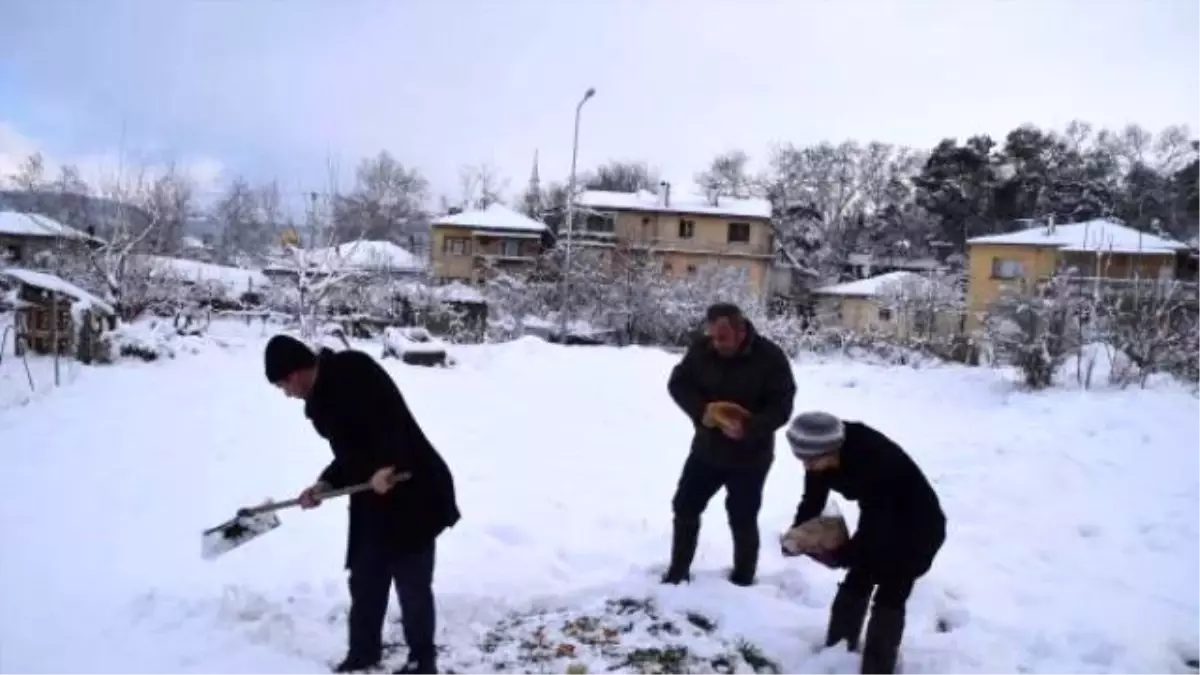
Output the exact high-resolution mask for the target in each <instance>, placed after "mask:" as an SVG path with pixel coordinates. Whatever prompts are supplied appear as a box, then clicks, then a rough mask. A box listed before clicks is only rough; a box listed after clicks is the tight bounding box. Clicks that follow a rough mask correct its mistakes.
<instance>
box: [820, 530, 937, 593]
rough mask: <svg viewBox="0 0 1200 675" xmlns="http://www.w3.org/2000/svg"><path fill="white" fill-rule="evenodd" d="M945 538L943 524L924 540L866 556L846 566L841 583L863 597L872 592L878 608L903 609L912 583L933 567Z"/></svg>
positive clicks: (910, 591) (913, 584) (911, 589)
mask: <svg viewBox="0 0 1200 675" xmlns="http://www.w3.org/2000/svg"><path fill="white" fill-rule="evenodd" d="M945 541H946V532H945V529H944V526H943V528H941V529H940V530H938V531H936V532H934V533H932V534H931V535H930V536H929V537H927V538H926V540H925V541H921V542H906V545H905V546H902V547H897V549H898V550H892V551H889V550H887V549H884V550H882V551H879V552H877V553H874V554H873V555H869V556H867V558H866V559H865V560H863V561H862V562H861V563H860V564H857V565H854V566H852V567H851V568H850V570H849V571H848V572H847V573H846V578H845V579H844V580H843V581H842V585H843V586H845V587H846V588H847V590H850V591H852V592H855V593H856V594H862V595H865V596H867V597H870V595H871V593H872V592H874V594H875V600H874V602H875V605H877V606H879V607H887V608H890V609H895V610H903V609H904V608H905V605H907V604H908V597H909V596H910V595H911V594H912V591H913V586H915V585H916V583H917V580H918V579H920V578H921V577H923V576H925V573H926V572H928V571H929V569H930V568H931V567H932V566H933V560H934V558H936V557H937V554H938V552H939V551H940V550H941V548H942V544H943V543H944V542H945Z"/></svg>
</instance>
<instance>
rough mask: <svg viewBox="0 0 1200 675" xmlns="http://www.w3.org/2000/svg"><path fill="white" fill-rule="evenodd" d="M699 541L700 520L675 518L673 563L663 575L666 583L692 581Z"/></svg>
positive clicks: (672, 545)
mask: <svg viewBox="0 0 1200 675" xmlns="http://www.w3.org/2000/svg"><path fill="white" fill-rule="evenodd" d="M699 541H700V522H699V521H688V520H683V521H681V520H680V519H679V518H676V519H675V532H674V535H673V537H672V539H671V564H670V566H668V567H667V571H666V573H665V574H663V576H662V582H663V583H664V584H680V583H683V582H685V581H691V579H692V574H691V572H692V560H694V559H695V557H696V545H697V544H698V543H699Z"/></svg>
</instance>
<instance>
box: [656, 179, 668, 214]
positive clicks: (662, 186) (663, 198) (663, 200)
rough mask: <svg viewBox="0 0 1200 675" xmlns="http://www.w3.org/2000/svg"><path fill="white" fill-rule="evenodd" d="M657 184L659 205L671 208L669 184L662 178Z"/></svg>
mask: <svg viewBox="0 0 1200 675" xmlns="http://www.w3.org/2000/svg"><path fill="white" fill-rule="evenodd" d="M658 186H659V201H660V206H662V207H663V208H671V184H670V183H668V182H667V181H665V180H664V181H662V182H660V183H659V184H658Z"/></svg>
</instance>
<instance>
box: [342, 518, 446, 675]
mask: <svg viewBox="0 0 1200 675" xmlns="http://www.w3.org/2000/svg"><path fill="white" fill-rule="evenodd" d="M434 549H435V542H434V541H430V542H429V546H428V548H426V549H425V550H423V551H419V552H416V553H402V554H397V553H390V552H388V551H387V550H386V548H385V547H383V546H382V545H381V544H380V543H379V542H377V541H369V540H368V541H363V542H361V545H357V546H355V547H354V551H353V554H352V555H351V557H350V636H349V637H350V653H351V654H352V655H355V656H361V657H363V658H365V659H368V660H375V659H378V658H379V657H380V655H381V652H382V647H383V620H384V618H385V616H386V615H387V607H388V595H389V594H390V591H391V588H392V585H393V584H395V586H396V596H397V597H398V599H399V600H400V613H401V614H402V619H403V623H404V641H405V642H407V643H408V649H409V658H410V659H413V660H420V659H426V658H433V655H434V644H433V636H434V631H435V630H436V628H437V618H436V614H435V609H434V601H433V567H434Z"/></svg>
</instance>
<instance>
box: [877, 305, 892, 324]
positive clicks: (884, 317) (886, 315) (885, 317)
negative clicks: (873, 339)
mask: <svg viewBox="0 0 1200 675" xmlns="http://www.w3.org/2000/svg"><path fill="white" fill-rule="evenodd" d="M879 320H880V321H891V320H892V310H891V309H889V308H887V307H880V308H879Z"/></svg>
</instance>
